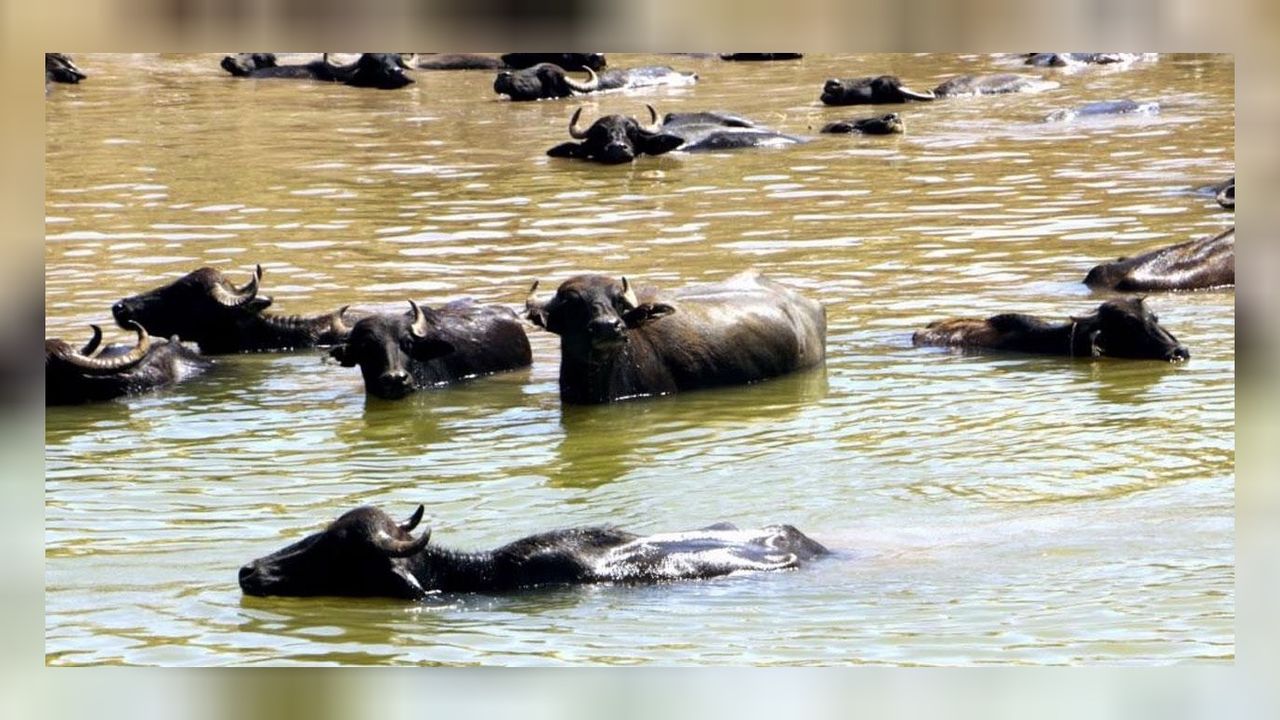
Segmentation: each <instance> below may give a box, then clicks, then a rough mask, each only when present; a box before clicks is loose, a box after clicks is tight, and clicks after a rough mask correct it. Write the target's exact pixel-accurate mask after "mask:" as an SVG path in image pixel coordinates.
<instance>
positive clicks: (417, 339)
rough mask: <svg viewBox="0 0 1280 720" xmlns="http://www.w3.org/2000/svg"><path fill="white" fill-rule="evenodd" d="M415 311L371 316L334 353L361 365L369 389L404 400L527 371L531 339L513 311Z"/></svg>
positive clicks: (464, 305) (467, 306)
mask: <svg viewBox="0 0 1280 720" xmlns="http://www.w3.org/2000/svg"><path fill="white" fill-rule="evenodd" d="M409 306H410V312H409V313H408V314H398V315H381V314H380V315H370V316H368V317H365V318H362V319H361V320H359V321H357V322H356V323H355V325H353V326H352V327H351V334H350V335H349V336H348V337H347V341H346V343H344V344H342V345H338V346H336V347H334V348H333V349H332V350H330V351H329V354H330V355H331V356H332V357H333V358H334V359H335V360H337V361H338V362H339V363H341V364H342V365H343V366H344V367H355V366H356V365H359V366H360V373H361V375H363V376H364V387H365V391H366V392H368V393H369V394H371V395H376V396H378V397H383V398H399V397H404V396H405V395H408V394H409V393H411V392H413V391H414V390H417V389H419V388H425V387H431V386H433V385H442V384H445V383H450V382H454V381H456V380H461V379H464V378H471V377H477V376H480V375H489V374H492V373H496V372H502V371H504V370H514V369H516V368H521V367H527V366H528V365H529V364H530V363H532V362H533V355H532V351H531V350H530V348H529V338H528V336H527V335H525V331H524V326H523V325H522V324H521V323H520V319H519V317H518V316H517V315H516V314H515V313H514V312H512V311H511V310H510V309H509V308H505V307H500V306H494V305H478V304H476V303H474V302H472V301H470V300H462V301H458V302H452V303H449V304H448V305H445V306H443V307H441V308H440V309H439V310H433V309H431V308H423V307H419V306H418V304H417V303H415V302H413V301H412V300H410V301H409Z"/></svg>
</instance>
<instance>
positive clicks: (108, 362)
mask: <svg viewBox="0 0 1280 720" xmlns="http://www.w3.org/2000/svg"><path fill="white" fill-rule="evenodd" d="M129 324H130V325H132V326H133V327H134V329H135V330H137V331H138V344H137V345H136V346H135V347H134V348H133V349H132V350H130V351H129V352H128V353H126V354H124V355H121V356H119V357H113V358H106V359H103V358H98V357H85V356H84V355H81V354H80V353H68V354H67V356H66V360H67V362H69V363H71V364H72V365H75V366H76V367H78V368H80V369H81V370H85V371H88V372H91V373H113V372H120V371H121V370H127V369H128V368H130V367H133V366H134V365H137V364H138V363H139V362H140V361H141V360H142V358H144V357H146V355H147V351H148V350H150V349H151V336H150V335H148V334H147V331H146V329H144V328H143V327H142V326H141V325H139V324H138V323H136V322H133V321H132V320H131V321H129Z"/></svg>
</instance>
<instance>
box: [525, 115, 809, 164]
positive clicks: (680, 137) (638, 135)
mask: <svg viewBox="0 0 1280 720" xmlns="http://www.w3.org/2000/svg"><path fill="white" fill-rule="evenodd" d="M646 107H647V108H648V109H649V119H650V124H649V125H641V124H640V123H639V122H638V121H637V120H636V119H635V118H632V117H627V116H625V115H606V116H604V117H601V118H598V119H597V120H596V121H595V122H594V123H592V124H591V127H589V128H587V129H586V130H582V129H579V128H578V118H579V117H580V116H581V115H582V108H578V109H577V110H575V111H574V113H573V116H572V117H571V118H570V119H569V135H570V136H571V137H573V138H576V139H578V140H580V141H581V142H567V143H561V144H559V145H557V146H555V147H553V148H551V149H550V150H548V151H547V155H550V156H551V157H561V158H577V159H580V160H594V161H596V162H600V163H605V164H607V165H615V164H618V163H626V162H631V161H632V160H635V159H636V158H637V157H639V156H640V155H661V154H663V153H668V152H671V151H672V150H675V149H676V148H680V149H681V150H683V151H685V152H699V151H712V150H732V149H736V148H746V147H775V146H780V145H792V144H795V143H800V142H804V141H805V140H804V138H799V137H795V136H793V135H786V134H784V133H780V132H778V131H776V130H771V129H769V128H764V127H759V126H757V125H756V124H755V123H753V122H752V121H750V120H747V119H746V118H742V117H738V116H736V115H729V114H726V113H716V112H695V113H668V114H667V116H666V117H665V118H664V119H663V121H662V123H658V122H657V119H658V112H657V111H656V110H654V109H653V106H652V105H647V106H646Z"/></svg>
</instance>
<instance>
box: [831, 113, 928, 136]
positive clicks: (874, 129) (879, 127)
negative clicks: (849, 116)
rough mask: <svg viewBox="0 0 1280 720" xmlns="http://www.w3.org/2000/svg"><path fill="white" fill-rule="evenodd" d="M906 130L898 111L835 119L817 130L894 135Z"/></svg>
mask: <svg viewBox="0 0 1280 720" xmlns="http://www.w3.org/2000/svg"><path fill="white" fill-rule="evenodd" d="M906 131H907V126H906V125H905V124H904V123H903V122H902V117H901V116H900V115H898V113H889V114H888V115H881V116H879V117H869V118H858V119H856V120H837V121H836V122H830V123H827V124H826V125H823V126H822V129H821V130H819V131H818V132H823V133H861V134H863V135H894V134H900V133H904V132H906Z"/></svg>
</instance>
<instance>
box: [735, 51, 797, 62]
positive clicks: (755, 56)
mask: <svg viewBox="0 0 1280 720" xmlns="http://www.w3.org/2000/svg"><path fill="white" fill-rule="evenodd" d="M802 57H804V53H798V52H777V53H720V59H721V60H729V61H737V62H768V61H770V60H799V59H800V58H802Z"/></svg>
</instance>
